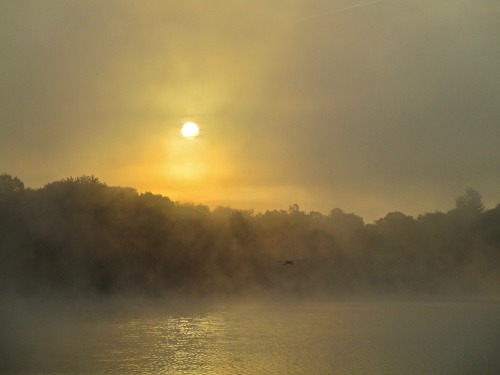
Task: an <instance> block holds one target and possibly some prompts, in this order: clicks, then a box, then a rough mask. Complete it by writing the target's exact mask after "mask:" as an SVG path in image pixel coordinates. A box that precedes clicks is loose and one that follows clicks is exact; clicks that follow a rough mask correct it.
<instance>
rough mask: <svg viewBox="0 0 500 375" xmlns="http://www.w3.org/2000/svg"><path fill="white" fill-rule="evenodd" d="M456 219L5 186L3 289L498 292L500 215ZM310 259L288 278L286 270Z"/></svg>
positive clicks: (60, 186)
mask: <svg viewBox="0 0 500 375" xmlns="http://www.w3.org/2000/svg"><path fill="white" fill-rule="evenodd" d="M456 203H457V204H456V208H455V209H453V210H450V211H449V212H447V213H439V212H436V213H428V214H425V215H422V216H419V217H418V218H416V219H414V218H413V217H411V216H407V215H405V214H403V213H401V212H392V213H389V214H387V215H386V216H385V217H383V218H381V219H379V220H377V221H376V222H375V223H374V224H365V223H364V222H363V219H362V218H361V217H359V216H357V215H355V214H351V213H345V212H343V211H342V210H341V209H338V208H336V209H333V210H332V211H331V212H330V214H328V215H323V214H321V213H318V212H309V213H307V212H304V211H301V210H300V207H299V206H298V205H297V204H294V205H291V206H290V208H289V210H287V211H285V210H281V211H266V212H264V213H261V212H259V213H254V212H253V211H242V210H236V209H232V208H229V207H219V208H217V209H215V210H213V211H211V210H209V209H208V208H207V207H205V206H202V205H193V204H181V203H174V202H172V201H171V200H170V199H169V198H167V197H164V196H161V195H155V194H152V193H138V192H137V191H136V190H135V189H132V188H122V187H109V186H107V185H106V184H104V183H102V182H101V181H99V179H97V178H96V177H94V176H82V177H77V178H68V179H65V180H61V181H56V182H52V183H50V184H47V185H46V186H44V187H43V188H41V189H36V190H32V189H24V184H23V183H22V182H21V181H20V180H19V179H18V178H15V177H14V178H13V177H11V176H8V175H2V176H0V288H1V289H3V290H4V291H22V292H39V291H43V290H49V291H54V290H55V291H59V292H74V293H81V292H88V293H105V294H109V293H134V292H136V293H150V294H159V293H162V292H167V291H178V292H184V293H204V294H205V293H248V292H252V291H257V290H266V291H267V290H276V291H280V292H283V291H287V292H293V293H346V292H353V291H384V292H387V291H391V292H394V291H413V292H419V293H433V292H439V291H445V290H449V289H454V288H455V289H457V290H468V291H485V290H492V289H494V287H495V286H498V285H499V284H500V272H499V269H500V206H497V207H496V208H495V209H491V210H485V208H484V205H483V204H482V201H481V196H480V194H479V193H477V192H476V191H475V190H473V189H467V190H466V192H465V195H463V196H461V197H459V198H457V200H456ZM290 258H292V259H294V258H307V260H306V261H305V262H303V263H300V264H296V265H293V266H283V264H282V263H279V262H276V260H279V259H290Z"/></svg>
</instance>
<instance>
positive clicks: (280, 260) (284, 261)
mask: <svg viewBox="0 0 500 375" xmlns="http://www.w3.org/2000/svg"><path fill="white" fill-rule="evenodd" d="M305 260H307V258H303V259H277V260H276V261H275V262H280V263H283V265H284V266H288V265H291V266H293V262H303V261H305Z"/></svg>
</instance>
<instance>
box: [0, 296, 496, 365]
mask: <svg viewBox="0 0 500 375" xmlns="http://www.w3.org/2000/svg"><path fill="white" fill-rule="evenodd" d="M2 302H6V301H5V300H4V301H2ZM73 302H74V305H68V301H67V300H51V301H41V300H38V301H34V300H33V299H30V300H27V299H23V300H19V299H18V300H17V302H14V301H13V300H11V304H10V305H6V304H2V322H3V324H2V328H1V330H2V332H1V333H2V335H1V337H2V349H1V352H0V353H1V359H2V360H1V363H2V365H1V366H2V367H0V369H1V373H2V374H75V375H76V374H78V375H80V374H96V373H100V374H176V373H191V374H234V373H238V374H255V373H260V374H282V373H291V374H307V373H310V374H319V373H323V374H346V373H351V374H471V373H477V374H497V373H498V371H499V370H500V359H499V357H498V355H497V354H498V348H499V347H500V322H499V316H500V302H499V301H491V300H490V301H488V300H480V299H461V300H457V299H455V300H450V299H446V300H443V299H441V300H437V299H423V300H417V301H415V300H410V299H402V298H397V299H396V298H391V299H382V298H381V299H374V298H366V299H360V298H358V299H351V300H345V299H344V300H341V299H339V300H321V301H320V300H317V299H295V298H293V299H292V298H290V299H285V298H278V299H276V298H273V299H260V300H253V301H250V300H248V299H246V300H232V301H229V300H218V301H214V300H212V301H205V302H203V303H200V302H196V303H194V302H193V301H191V302H189V301H187V300H185V299H184V300H181V299H175V300H170V301H164V300H162V301H160V300H156V301H152V300H145V299H120V300H108V301H100V302H96V301H93V302H90V301H83V300H79V301H73Z"/></svg>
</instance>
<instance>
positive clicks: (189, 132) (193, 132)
mask: <svg viewBox="0 0 500 375" xmlns="http://www.w3.org/2000/svg"><path fill="white" fill-rule="evenodd" d="M199 132H200V128H199V127H198V125H196V124H195V123H194V122H186V123H185V124H184V125H182V129H181V133H182V135H183V136H184V137H186V138H194V137H196V136H197V135H198V133H199Z"/></svg>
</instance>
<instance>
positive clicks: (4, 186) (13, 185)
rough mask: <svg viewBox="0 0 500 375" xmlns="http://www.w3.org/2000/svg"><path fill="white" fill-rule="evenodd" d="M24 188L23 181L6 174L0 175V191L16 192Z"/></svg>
mask: <svg viewBox="0 0 500 375" xmlns="http://www.w3.org/2000/svg"><path fill="white" fill-rule="evenodd" d="M23 190H24V184H23V182H22V181H21V180H20V179H19V178H17V177H12V176H9V175H8V174H2V175H0V193H17V192H19V191H23Z"/></svg>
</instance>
